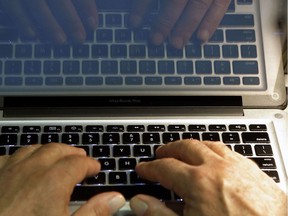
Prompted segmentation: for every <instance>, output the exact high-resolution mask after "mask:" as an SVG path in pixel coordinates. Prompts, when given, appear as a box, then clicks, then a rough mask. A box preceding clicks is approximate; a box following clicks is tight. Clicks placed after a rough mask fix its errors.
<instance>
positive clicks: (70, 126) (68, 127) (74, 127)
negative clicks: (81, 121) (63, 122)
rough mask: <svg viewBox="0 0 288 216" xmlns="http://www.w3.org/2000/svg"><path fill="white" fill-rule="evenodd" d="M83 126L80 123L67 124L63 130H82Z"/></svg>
mask: <svg viewBox="0 0 288 216" xmlns="http://www.w3.org/2000/svg"><path fill="white" fill-rule="evenodd" d="M82 131H83V127H82V126H81V125H69V126H65V132H69V133H70V132H76V133H77V132H82Z"/></svg>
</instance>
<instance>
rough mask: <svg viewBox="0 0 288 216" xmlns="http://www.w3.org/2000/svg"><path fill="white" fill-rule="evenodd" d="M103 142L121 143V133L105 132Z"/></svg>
mask: <svg viewBox="0 0 288 216" xmlns="http://www.w3.org/2000/svg"><path fill="white" fill-rule="evenodd" d="M102 139H103V144H119V143H120V135H119V134H118V133H103V137H102Z"/></svg>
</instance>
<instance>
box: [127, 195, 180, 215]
mask: <svg viewBox="0 0 288 216" xmlns="http://www.w3.org/2000/svg"><path fill="white" fill-rule="evenodd" d="M130 207H131V209H132V211H133V212H134V213H135V214H136V215H137V216H157V215H165V216H177V214H176V213H175V212H173V211H172V210H171V209H169V208H167V207H166V206H165V204H164V203H162V202H161V201H160V200H158V199H156V198H154V197H150V196H146V195H137V196H135V197H133V198H132V199H131V200H130Z"/></svg>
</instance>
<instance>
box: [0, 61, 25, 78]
mask: <svg viewBox="0 0 288 216" xmlns="http://www.w3.org/2000/svg"><path fill="white" fill-rule="evenodd" d="M4 71H5V74H7V75H20V74H21V73H22V62H21V61H6V63H5V70H4Z"/></svg>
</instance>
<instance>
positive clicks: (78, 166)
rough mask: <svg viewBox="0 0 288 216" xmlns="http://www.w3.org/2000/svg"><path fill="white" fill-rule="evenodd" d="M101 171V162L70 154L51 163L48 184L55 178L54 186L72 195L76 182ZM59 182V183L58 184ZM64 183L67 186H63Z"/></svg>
mask: <svg viewBox="0 0 288 216" xmlns="http://www.w3.org/2000/svg"><path fill="white" fill-rule="evenodd" d="M99 171H100V163H99V162H98V161H96V160H94V159H92V158H90V157H86V156H81V155H70V156H66V157H63V158H62V159H60V160H58V161H57V162H55V163H54V164H53V165H51V166H50V167H49V168H48V169H47V171H46V172H45V173H47V176H46V177H45V179H47V181H48V184H49V183H50V182H52V181H51V179H52V180H53V183H51V184H54V186H53V187H55V188H57V186H58V187H59V188H60V189H61V190H62V191H63V192H64V193H63V196H64V197H67V194H68V195H69V197H70V195H71V193H72V190H73V188H74V187H75V185H76V184H78V183H79V182H81V181H83V179H85V178H87V177H91V176H95V175H97V174H98V172H99ZM57 183H58V185H57ZM63 185H65V187H64V188H63Z"/></svg>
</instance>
